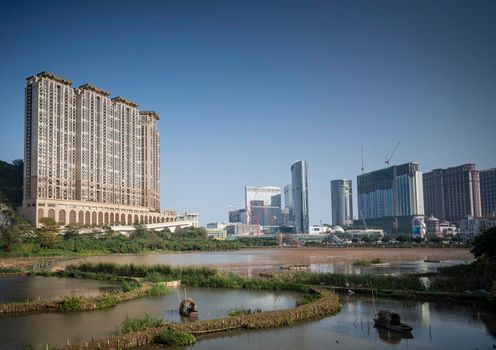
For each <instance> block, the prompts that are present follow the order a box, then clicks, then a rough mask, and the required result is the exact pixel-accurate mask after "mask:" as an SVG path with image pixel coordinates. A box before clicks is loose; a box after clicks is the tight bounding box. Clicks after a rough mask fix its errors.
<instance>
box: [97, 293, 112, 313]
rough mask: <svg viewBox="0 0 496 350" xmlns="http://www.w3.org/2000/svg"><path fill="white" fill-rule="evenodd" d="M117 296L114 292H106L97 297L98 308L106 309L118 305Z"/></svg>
mask: <svg viewBox="0 0 496 350" xmlns="http://www.w3.org/2000/svg"><path fill="white" fill-rule="evenodd" d="M117 303H118V300H117V297H116V296H115V295H113V294H105V295H103V296H102V297H101V298H99V299H97V300H96V302H95V304H96V308H97V309H105V308H108V307H112V306H115V305H117Z"/></svg>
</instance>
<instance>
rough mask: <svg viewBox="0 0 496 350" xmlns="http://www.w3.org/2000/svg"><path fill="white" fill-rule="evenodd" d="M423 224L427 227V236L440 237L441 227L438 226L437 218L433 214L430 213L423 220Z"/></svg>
mask: <svg viewBox="0 0 496 350" xmlns="http://www.w3.org/2000/svg"><path fill="white" fill-rule="evenodd" d="M425 226H426V229H427V237H428V238H434V237H441V236H442V235H441V229H440V226H439V219H438V218H435V217H434V215H431V216H430V217H429V218H427V219H426V220H425Z"/></svg>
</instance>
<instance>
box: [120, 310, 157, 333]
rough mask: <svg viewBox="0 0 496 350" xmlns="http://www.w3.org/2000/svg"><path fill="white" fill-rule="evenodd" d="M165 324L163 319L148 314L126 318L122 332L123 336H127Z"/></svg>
mask: <svg viewBox="0 0 496 350" xmlns="http://www.w3.org/2000/svg"><path fill="white" fill-rule="evenodd" d="M164 324H165V323H164V321H163V320H162V319H161V318H157V317H154V316H151V315H150V314H148V313H146V314H144V315H140V316H136V317H129V316H126V318H125V319H124V321H122V324H121V329H120V331H121V333H123V334H127V333H131V332H136V331H142V330H145V329H147V328H152V327H160V326H163V325H164Z"/></svg>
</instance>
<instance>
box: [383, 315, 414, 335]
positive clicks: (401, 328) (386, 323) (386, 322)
mask: <svg viewBox="0 0 496 350" xmlns="http://www.w3.org/2000/svg"><path fill="white" fill-rule="evenodd" d="M374 325H375V326H376V327H382V328H386V329H389V330H390V331H393V332H397V333H404V334H408V333H411V332H412V330H413V327H411V326H409V325H407V324H405V323H401V317H400V315H399V314H397V313H395V312H392V311H389V310H381V311H379V312H378V313H377V315H376V316H375V317H374Z"/></svg>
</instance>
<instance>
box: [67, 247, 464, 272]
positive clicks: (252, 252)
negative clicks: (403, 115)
mask: <svg viewBox="0 0 496 350" xmlns="http://www.w3.org/2000/svg"><path fill="white" fill-rule="evenodd" d="M374 258H381V259H383V260H385V261H387V262H389V263H390V266H387V267H380V268H377V267H375V268H374V267H360V266H353V261H355V260H357V259H365V260H372V259H374ZM425 259H436V260H440V261H442V262H440V263H426V262H424V260H425ZM471 260H472V255H471V254H470V252H469V251H468V250H467V249H461V248H413V249H412V248H385V249H379V248H297V249H294V248H293V249H291V248H278V249H246V250H239V251H227V252H191V253H169V254H143V255H108V256H97V257H85V258H81V259H75V260H71V261H67V262H64V263H63V264H62V265H66V264H70V263H72V264H77V263H79V262H113V263H118V264H125V263H134V264H145V265H153V264H170V265H181V266H185V265H210V266H215V267H218V268H220V269H223V270H228V271H233V272H236V273H241V274H243V275H247V276H254V275H258V274H259V273H260V272H267V271H279V270H280V267H281V266H282V265H288V264H305V265H309V266H310V270H312V271H316V272H333V273H352V274H360V273H403V272H432V271H436V270H437V268H438V267H440V266H449V265H454V264H460V263H466V262H469V261H471Z"/></svg>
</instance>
